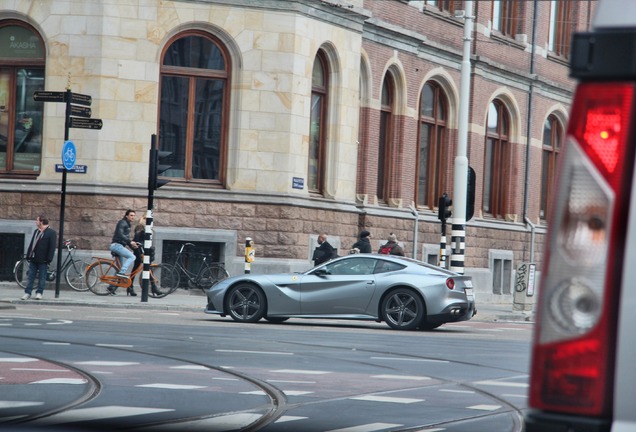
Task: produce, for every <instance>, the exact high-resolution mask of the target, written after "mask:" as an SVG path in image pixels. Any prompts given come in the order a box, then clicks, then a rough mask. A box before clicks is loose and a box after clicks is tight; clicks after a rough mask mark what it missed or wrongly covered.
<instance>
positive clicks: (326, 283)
mask: <svg viewBox="0 0 636 432" xmlns="http://www.w3.org/2000/svg"><path fill="white" fill-rule="evenodd" d="M207 297H208V305H207V307H206V309H205V312H206V313H209V314H219V315H221V316H226V315H229V316H231V317H232V318H233V319H234V320H236V321H239V322H246V323H251V322H256V321H258V320H260V319H261V318H265V319H266V320H267V321H270V322H274V323H280V322H283V321H285V320H287V319H289V318H331V319H334V318H336V319H356V320H374V321H378V322H381V321H385V322H386V323H387V324H388V325H389V326H390V327H391V328H393V329H398V330H412V329H417V328H419V329H425V330H430V329H434V328H436V327H439V326H440V325H442V324H444V323H447V322H455V321H466V320H469V319H470V318H471V317H472V316H473V315H474V314H475V312H476V309H475V298H474V296H473V285H472V279H471V277H470V276H462V275H459V274H457V273H453V272H450V271H447V270H444V269H441V268H439V267H435V266H432V265H429V264H426V263H423V262H420V261H416V260H413V259H410V258H404V257H399V256H392V255H379V254H355V255H347V256H344V257H340V258H336V259H334V260H332V261H329V262H327V263H324V264H322V265H319V266H317V267H314V268H313V269H311V270H308V271H306V272H304V273H292V274H246V275H242V276H235V277H231V278H228V279H225V280H222V281H220V282H218V283H217V284H215V285H213V286H212V287H211V288H210V289H208V291H207Z"/></svg>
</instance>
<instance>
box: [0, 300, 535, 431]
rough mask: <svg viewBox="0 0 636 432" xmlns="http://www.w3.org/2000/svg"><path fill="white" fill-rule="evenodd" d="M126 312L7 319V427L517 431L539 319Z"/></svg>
mask: <svg viewBox="0 0 636 432" xmlns="http://www.w3.org/2000/svg"><path fill="white" fill-rule="evenodd" d="M45 298H46V297H45ZM199 300H202V299H199ZM121 301H122V302H123V301H124V298H122V299H121ZM131 301H134V302H135V303H134V304H137V302H138V300H133V299H131V298H128V299H126V303H122V304H121V305H119V306H118V305H117V304H115V303H114V302H113V303H111V304H109V307H95V306H87V305H85V304H73V303H72V302H64V303H62V302H61V301H59V300H58V302H57V303H56V302H55V301H53V300H51V301H48V302H47V301H43V302H35V301H28V302H14V303H9V304H10V305H11V306H12V307H14V309H13V308H8V309H2V310H0V389H1V390H0V395H1V396H0V427H2V429H3V430H25V429H24V428H25V427H28V428H33V427H37V426H41V427H45V428H46V430H54V429H55V428H58V429H59V430H71V428H73V429H72V430H99V429H100V428H103V429H104V430H106V429H108V430H113V429H123V428H135V429H137V430H180V431H185V430H192V431H198V430H201V431H203V430H206V431H231V430H246V431H256V430H259V431H269V432H279V431H281V432H282V431H296V432H297V431H321V432H324V431H331V432H335V431H339V432H372V431H406V430H410V431H415V430H417V431H468V430H470V431H471V432H474V431H521V430H522V426H521V418H522V412H523V410H524V409H525V408H526V392H527V379H528V378H527V373H528V365H529V349H530V338H531V333H532V327H533V325H532V323H531V322H526V321H519V322H509V321H503V320H491V321H483V320H482V321H480V320H471V321H468V322H463V323H458V324H448V325H445V326H443V327H441V328H440V329H437V330H435V331H431V332H419V331H417V332H399V331H394V330H390V329H389V328H388V327H387V326H386V325H384V324H378V323H369V322H350V321H336V320H324V321H315V320H311V321H310V320H290V321H289V322H286V323H284V324H269V323H266V322H263V323H258V324H239V323H235V322H233V321H231V320H229V319H227V318H220V317H216V316H211V315H206V314H204V313H203V312H202V308H201V310H188V309H187V308H179V309H177V308H173V309H170V308H166V309H161V308H158V309H157V308H152V307H146V306H145V305H142V306H140V307H130V306H128V304H129V303H128V302H131ZM155 301H156V300H155Z"/></svg>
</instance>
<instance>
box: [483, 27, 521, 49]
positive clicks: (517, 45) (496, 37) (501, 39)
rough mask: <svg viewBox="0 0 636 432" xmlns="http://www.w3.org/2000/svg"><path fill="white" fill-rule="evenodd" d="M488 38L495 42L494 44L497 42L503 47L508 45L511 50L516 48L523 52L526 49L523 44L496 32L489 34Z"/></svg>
mask: <svg viewBox="0 0 636 432" xmlns="http://www.w3.org/2000/svg"><path fill="white" fill-rule="evenodd" d="M490 38H491V39H492V40H493V41H495V42H499V43H502V44H504V45H508V46H510V47H513V48H518V49H520V50H525V49H526V44H525V43H523V42H519V41H518V40H516V39H514V38H513V37H510V36H506V35H504V34H502V33H499V31H498V30H493V32H492V33H490Z"/></svg>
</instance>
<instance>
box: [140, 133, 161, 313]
mask: <svg viewBox="0 0 636 432" xmlns="http://www.w3.org/2000/svg"><path fill="white" fill-rule="evenodd" d="M156 180H157V135H155V134H152V137H151V138H150V160H149V163H148V206H147V210H146V228H145V232H144V268H143V273H142V274H141V301H142V302H148V285H149V281H150V255H151V251H152V225H153V220H152V209H153V208H154V201H155V184H156Z"/></svg>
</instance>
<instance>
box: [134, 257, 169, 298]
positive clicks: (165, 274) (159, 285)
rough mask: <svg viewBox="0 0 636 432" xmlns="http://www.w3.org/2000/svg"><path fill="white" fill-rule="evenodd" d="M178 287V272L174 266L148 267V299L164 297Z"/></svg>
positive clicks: (158, 265)
mask: <svg viewBox="0 0 636 432" xmlns="http://www.w3.org/2000/svg"><path fill="white" fill-rule="evenodd" d="M140 278H141V276H140ZM140 282H141V279H140ZM178 286H179V272H178V271H177V270H176V269H175V268H174V266H172V265H170V264H151V265H150V286H149V287H148V295H149V296H150V297H154V298H162V297H165V296H167V295H168V294H172V293H173V292H175V290H176V289H177V287H178Z"/></svg>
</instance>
